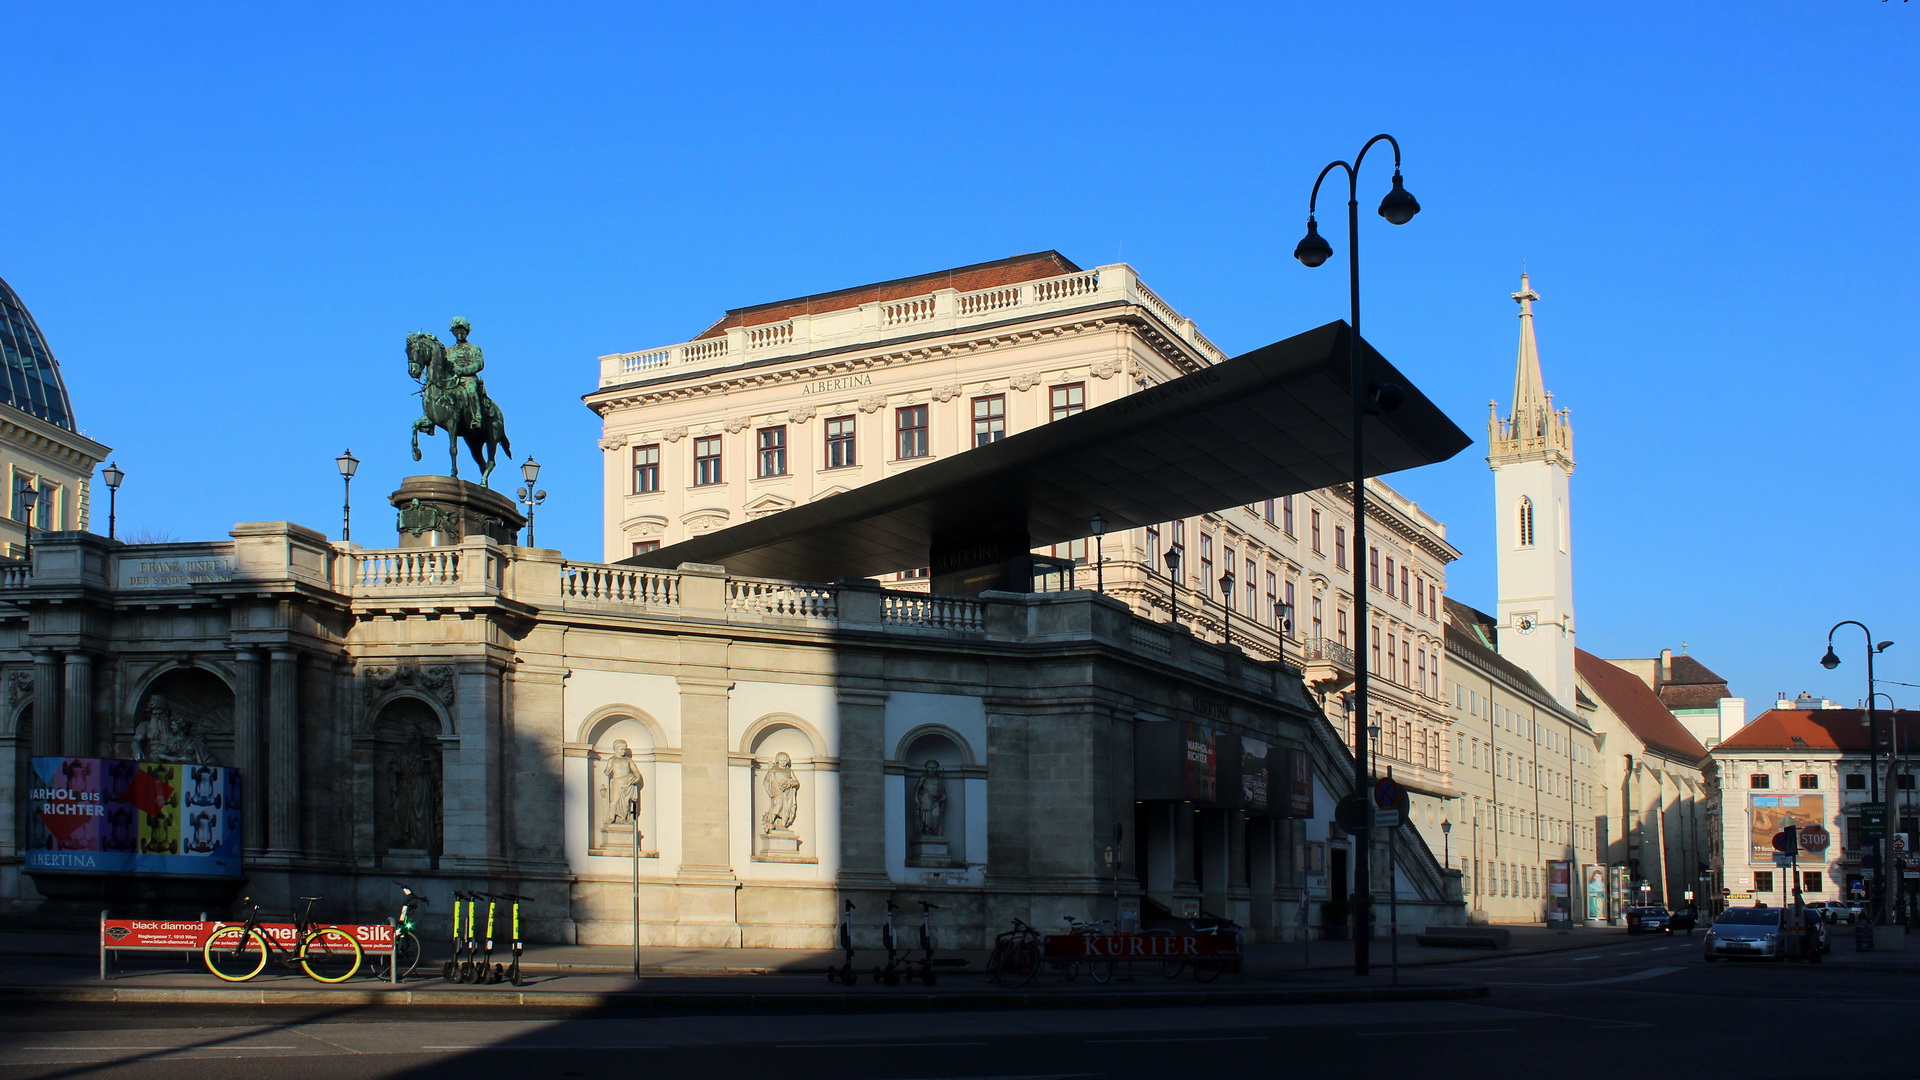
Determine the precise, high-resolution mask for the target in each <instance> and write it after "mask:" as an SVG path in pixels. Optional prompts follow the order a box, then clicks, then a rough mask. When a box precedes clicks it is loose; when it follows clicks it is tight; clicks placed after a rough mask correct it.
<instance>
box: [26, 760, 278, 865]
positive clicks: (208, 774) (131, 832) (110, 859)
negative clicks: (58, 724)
mask: <svg viewBox="0 0 1920 1080" xmlns="http://www.w3.org/2000/svg"><path fill="white" fill-rule="evenodd" d="M24 816H25V818H26V822H27V859H26V868H27V869H28V870H37V871H45V870H55V871H59V870H67V871H75V872H81V873H118V874H174V875H185V876H193V877H238V876H240V773H239V771H238V770H237V769H227V768H222V767H220V766H218V765H188V764H179V763H174V762H149V761H125V760H120V759H117V758H69V757H37V758H34V759H33V761H32V776H31V777H30V779H29V782H28V785H27V792H26V813H25V815H24Z"/></svg>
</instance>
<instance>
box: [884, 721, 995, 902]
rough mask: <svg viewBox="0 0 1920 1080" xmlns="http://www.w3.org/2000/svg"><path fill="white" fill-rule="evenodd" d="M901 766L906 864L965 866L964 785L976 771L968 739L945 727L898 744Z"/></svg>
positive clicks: (909, 735)
mask: <svg viewBox="0 0 1920 1080" xmlns="http://www.w3.org/2000/svg"><path fill="white" fill-rule="evenodd" d="M899 760H900V761H901V763H902V764H903V765H904V766H905V769H904V776H905V785H906V791H905V794H906V815H907V821H906V837H907V865H908V866H933V867H946V866H964V865H966V861H967V860H966V837H967V820H968V818H967V784H966V782H965V781H966V780H967V779H969V778H971V777H973V776H974V775H975V774H976V773H978V772H979V770H977V769H975V768H973V754H972V751H971V747H969V746H968V745H967V741H966V740H965V739H963V738H961V737H960V735H959V734H958V733H956V732H954V731H951V730H949V729H947V728H944V727H937V726H928V727H922V728H916V729H915V730H913V731H910V732H908V733H907V734H906V736H905V737H904V738H902V739H901V740H900V757H899Z"/></svg>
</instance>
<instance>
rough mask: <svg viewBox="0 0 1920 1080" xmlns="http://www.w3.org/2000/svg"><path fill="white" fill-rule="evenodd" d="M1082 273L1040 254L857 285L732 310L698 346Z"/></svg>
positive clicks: (1049, 254)
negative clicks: (757, 330) (776, 326)
mask: <svg viewBox="0 0 1920 1080" xmlns="http://www.w3.org/2000/svg"><path fill="white" fill-rule="evenodd" d="M1079 270H1080V267H1078V266H1076V265H1074V263H1073V260H1071V259H1069V258H1067V257H1066V256H1065V255H1062V254H1060V253H1059V252H1057V251H1037V252H1034V253H1033V254H1031V255H1015V256H1013V257H1012V258H1007V259H996V260H995V261H993V262H984V263H974V264H973V265H971V266H956V267H954V268H953V269H951V270H936V271H934V272H933V273H931V274H918V275H915V276H913V277H904V278H894V279H893V280H892V281H881V282H876V283H874V284H872V285H856V286H854V287H853V288H851V289H839V290H836V291H834V292H827V293H815V294H814V295H812V296H799V297H795V298H794V299H792V300H775V301H773V302H772V303H767V304H755V305H753V306H752V307H743V308H732V309H730V310H729V311H728V312H727V314H726V316H725V317H724V318H722V319H721V320H720V321H719V322H717V323H714V324H713V325H712V326H709V327H707V328H706V330H705V331H703V332H702V333H701V334H700V337H697V338H695V339H694V340H695V341H698V340H700V339H701V338H710V337H719V336H721V335H722V334H724V333H726V332H727V331H728V330H729V329H731V328H733V327H736V326H763V325H765V324H767V323H777V322H780V321H782V320H785V319H791V318H793V317H794V316H796V315H817V314H819V313H820V312H823V311H845V310H847V309H848V308H857V307H859V306H861V305H862V304H875V303H882V302H884V301H888V300H905V299H907V298H908V297H913V296H925V295H927V294H928V293H930V292H933V291H934V290H936V289H958V290H960V291H961V292H975V291H977V290H980V289H996V288H999V287H1000V286H1002V285H1016V284H1018V283H1020V282H1022V281H1037V280H1039V279H1040V278H1049V277H1058V276H1060V275H1061V274H1073V273H1078V272H1079Z"/></svg>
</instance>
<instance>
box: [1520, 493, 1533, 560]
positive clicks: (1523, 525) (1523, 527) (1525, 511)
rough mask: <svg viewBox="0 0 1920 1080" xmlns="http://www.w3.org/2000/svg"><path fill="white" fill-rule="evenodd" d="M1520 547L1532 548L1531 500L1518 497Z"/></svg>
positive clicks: (1523, 496)
mask: <svg viewBox="0 0 1920 1080" xmlns="http://www.w3.org/2000/svg"><path fill="white" fill-rule="evenodd" d="M1520 546H1521V547H1532V546H1533V500H1532V499H1529V498H1527V497H1526V496H1525V495H1522V496H1520Z"/></svg>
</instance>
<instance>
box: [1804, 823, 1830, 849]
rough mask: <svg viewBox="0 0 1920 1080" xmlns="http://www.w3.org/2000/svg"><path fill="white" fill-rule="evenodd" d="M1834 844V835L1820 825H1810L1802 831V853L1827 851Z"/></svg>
mask: <svg viewBox="0 0 1920 1080" xmlns="http://www.w3.org/2000/svg"><path fill="white" fill-rule="evenodd" d="M1832 842H1833V835H1832V834H1831V833H1829V832H1827V830H1825V829H1823V828H1821V827H1820V826H1818V825H1808V826H1807V827H1806V828H1803V829H1801V830H1800V850H1801V851H1825V850H1827V845H1828V844H1831V843H1832Z"/></svg>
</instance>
